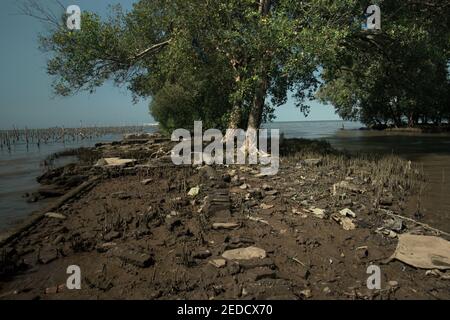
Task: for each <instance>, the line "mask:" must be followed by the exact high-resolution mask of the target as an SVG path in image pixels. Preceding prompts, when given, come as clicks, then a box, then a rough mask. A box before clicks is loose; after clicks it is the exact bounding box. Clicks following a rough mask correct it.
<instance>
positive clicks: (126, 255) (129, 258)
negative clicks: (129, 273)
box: [109, 247, 154, 268]
mask: <svg viewBox="0 0 450 320" xmlns="http://www.w3.org/2000/svg"><path fill="white" fill-rule="evenodd" d="M109 252H111V254H112V256H114V257H117V258H119V259H120V260H122V261H124V262H126V263H129V264H132V265H134V266H136V267H139V268H147V267H149V266H151V265H152V264H153V263H154V260H153V257H152V256H151V255H149V254H147V253H142V252H138V251H135V250H133V249H128V248H120V247H114V248H113V249H111V250H110V251H109Z"/></svg>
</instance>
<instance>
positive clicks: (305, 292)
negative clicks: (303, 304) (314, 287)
mask: <svg viewBox="0 0 450 320" xmlns="http://www.w3.org/2000/svg"><path fill="white" fill-rule="evenodd" d="M300 295H301V296H302V297H304V298H306V299H309V298H311V297H312V293H311V290H309V289H306V290H302V291H300Z"/></svg>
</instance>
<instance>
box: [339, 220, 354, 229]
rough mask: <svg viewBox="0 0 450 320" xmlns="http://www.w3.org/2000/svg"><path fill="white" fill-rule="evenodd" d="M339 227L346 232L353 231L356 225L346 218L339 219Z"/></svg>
mask: <svg viewBox="0 0 450 320" xmlns="http://www.w3.org/2000/svg"><path fill="white" fill-rule="evenodd" d="M341 225H342V229H344V230H346V231H350V230H354V229H355V228H356V225H355V224H354V223H353V220H352V219H350V218H347V217H345V218H342V219H341Z"/></svg>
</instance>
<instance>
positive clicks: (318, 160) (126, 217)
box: [0, 135, 450, 299]
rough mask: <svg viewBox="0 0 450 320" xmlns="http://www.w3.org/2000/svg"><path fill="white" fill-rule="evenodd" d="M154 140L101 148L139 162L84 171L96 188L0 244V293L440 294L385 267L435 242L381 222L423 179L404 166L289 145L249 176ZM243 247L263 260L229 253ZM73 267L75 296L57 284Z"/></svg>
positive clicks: (411, 274) (396, 266)
mask: <svg viewBox="0 0 450 320" xmlns="http://www.w3.org/2000/svg"><path fill="white" fill-rule="evenodd" d="M153 137H154V138H152V139H129V140H127V141H123V142H121V143H114V144H104V145H98V146H97V147H96V148H95V152H98V157H121V158H133V159H136V160H137V161H136V163H135V164H132V165H129V166H127V167H121V168H113V167H111V168H104V167H101V166H100V167H92V163H91V165H85V166H84V167H85V168H84V169H85V170H86V172H87V176H88V177H91V178H92V177H93V176H96V177H98V181H97V180H96V183H95V184H93V185H92V188H87V189H86V190H83V193H82V194H78V196H77V195H75V196H74V197H69V199H67V201H64V203H61V206H58V207H57V208H56V209H55V210H51V211H56V213H58V214H59V216H58V215H56V216H53V217H51V216H45V213H44V212H42V216H41V217H40V218H39V219H37V220H36V221H35V222H34V223H33V224H32V225H29V228H25V229H23V230H19V231H21V232H19V233H16V235H17V236H16V237H13V238H11V239H9V241H7V242H6V243H3V245H2V252H3V254H2V265H1V266H2V277H1V280H0V296H1V298H3V299H36V298H39V299H92V298H98V299H123V298H129V299H132V298H136V299H272V298H282V299H409V298H423V299H448V298H449V296H450V294H449V292H450V290H449V288H450V287H449V283H448V281H446V280H443V279H442V278H440V277H439V276H436V275H430V274H428V275H426V274H425V273H426V272H425V270H420V269H415V268H413V267H410V266H407V265H405V264H403V263H402V262H399V261H392V262H390V263H388V264H382V262H383V261H385V259H386V258H388V257H390V256H391V255H392V253H393V252H394V250H395V247H396V243H397V236H396V235H397V234H401V233H406V232H413V233H417V234H433V232H432V231H430V230H427V229H426V228H423V227H421V226H419V225H417V224H414V223H409V222H407V221H401V222H399V221H397V220H393V219H391V218H392V217H390V216H388V215H386V212H387V211H388V212H395V213H398V214H405V210H406V207H407V202H408V201H409V200H410V199H411V197H413V196H414V194H415V193H416V192H417V190H416V187H417V183H420V181H421V179H422V178H421V176H420V173H419V172H418V171H417V170H416V169H415V168H414V167H411V166H410V165H409V163H408V162H406V161H402V160H400V159H399V158H396V157H392V156H389V157H381V156H380V157H374V158H370V157H365V158H358V157H351V156H346V155H342V154H339V153H334V152H333V151H332V150H331V149H329V150H325V151H324V146H323V145H320V144H319V143H315V142H305V141H304V140H290V141H289V143H286V144H285V146H284V147H282V154H284V156H283V157H282V159H281V167H280V172H279V174H278V175H276V176H273V177H259V176H258V175H257V174H258V173H259V170H258V168H257V167H254V166H240V167H225V166H215V167H210V166H203V167H199V168H196V167H190V166H189V167H187V166H174V165H172V164H171V162H170V158H169V157H168V151H169V150H170V143H168V142H167V141H166V140H165V139H163V138H161V137H159V136H157V135H155V136H153ZM325 149H326V148H325ZM149 159H151V160H149ZM92 160H93V159H91V160H90V161H92ZM81 166H83V165H81ZM84 169H83V170H84ZM78 173H79V172H78ZM58 177H59V178H60V177H61V176H55V177H54V178H52V179H58ZM197 188H198V189H197ZM72 190H73V189H72ZM342 210H350V212H352V213H354V215H355V216H354V217H353V215H346V216H345V217H344V216H343V215H341V214H340V211H342ZM58 217H59V218H58ZM410 217H411V218H414V217H413V216H410ZM344 218H345V219H344ZM399 224H400V225H399ZM441 236H442V235H441ZM442 237H443V238H445V236H442ZM246 248H247V249H248V248H256V249H258V250H256V252H259V253H260V254H262V252H264V257H262V256H260V257H256V258H255V257H253V258H252V259H239V260H235V259H230V258H229V255H227V254H225V253H226V252H228V253H229V252H230V251H232V250H236V249H246ZM250 251H251V250H250ZM247 253H248V252H247ZM223 255H225V257H228V258H224V257H223ZM371 263H374V264H379V265H380V268H381V270H382V275H383V276H382V289H381V290H369V289H368V288H367V286H366V280H367V277H368V275H367V273H366V271H367V267H368V266H369V265H370V264H371ZM73 264H74V265H78V266H80V268H81V271H82V279H83V280H82V284H83V286H82V289H81V290H68V289H67V288H65V286H64V284H65V282H66V279H67V274H66V269H67V267H68V266H69V265H73Z"/></svg>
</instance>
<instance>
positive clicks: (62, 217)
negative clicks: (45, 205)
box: [45, 212, 67, 220]
mask: <svg viewBox="0 0 450 320" xmlns="http://www.w3.org/2000/svg"><path fill="white" fill-rule="evenodd" d="M45 216H46V217H47V218H52V219H59V220H65V219H67V217H66V216H65V215H63V214H62V213H56V212H47V213H46V214H45Z"/></svg>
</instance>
